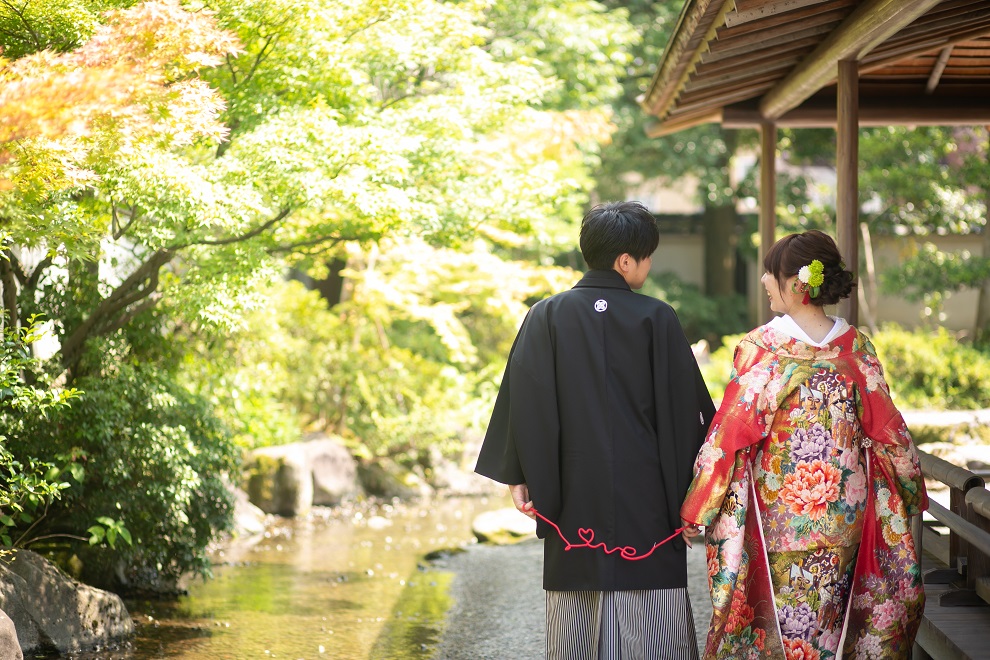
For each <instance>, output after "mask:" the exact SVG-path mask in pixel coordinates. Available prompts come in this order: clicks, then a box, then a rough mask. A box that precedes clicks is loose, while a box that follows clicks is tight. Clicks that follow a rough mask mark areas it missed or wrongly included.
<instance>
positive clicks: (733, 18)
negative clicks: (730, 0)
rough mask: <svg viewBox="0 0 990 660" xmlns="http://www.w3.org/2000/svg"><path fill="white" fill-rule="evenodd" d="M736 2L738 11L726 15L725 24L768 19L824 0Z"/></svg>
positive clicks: (740, 23)
mask: <svg viewBox="0 0 990 660" xmlns="http://www.w3.org/2000/svg"><path fill="white" fill-rule="evenodd" d="M736 4H737V5H738V6H737V9H736V11H734V12H732V14H731V15H730V16H727V17H726V21H725V24H726V25H727V26H729V27H732V26H735V25H742V24H743V23H749V22H750V21H757V20H766V19H768V18H771V17H774V16H779V15H782V14H787V13H789V12H792V11H795V10H797V9H801V8H803V7H812V6H814V5H821V4H823V0H769V1H767V2H758V3H755V2H745V1H742V0H740V2H737V3H736Z"/></svg>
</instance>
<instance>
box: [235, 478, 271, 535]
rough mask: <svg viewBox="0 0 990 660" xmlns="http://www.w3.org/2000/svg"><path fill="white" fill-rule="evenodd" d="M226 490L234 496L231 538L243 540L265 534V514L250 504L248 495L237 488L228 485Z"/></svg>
mask: <svg viewBox="0 0 990 660" xmlns="http://www.w3.org/2000/svg"><path fill="white" fill-rule="evenodd" d="M227 490H229V491H230V493H231V494H232V495H233V496H234V529H233V530H232V532H231V533H232V536H234V537H235V538H243V537H250V536H257V535H259V534H264V533H265V512H264V511H262V510H261V509H260V508H258V507H256V506H255V505H253V504H251V498H249V497H248V494H247V493H245V492H244V491H243V490H241V489H240V488H238V487H237V486H233V485H230V484H228V485H227Z"/></svg>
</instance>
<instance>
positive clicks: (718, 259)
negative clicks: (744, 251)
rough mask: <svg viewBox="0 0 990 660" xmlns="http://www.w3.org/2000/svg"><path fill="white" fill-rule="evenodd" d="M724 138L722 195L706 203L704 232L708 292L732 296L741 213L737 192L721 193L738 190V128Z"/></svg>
mask: <svg viewBox="0 0 990 660" xmlns="http://www.w3.org/2000/svg"><path fill="white" fill-rule="evenodd" d="M722 139H723V140H724V142H725V154H724V155H723V156H722V158H720V159H719V160H718V162H717V163H716V167H717V169H718V172H719V175H720V176H719V177H718V179H719V180H718V187H719V189H720V190H719V194H718V195H717V197H716V200H717V202H716V203H714V204H712V203H709V202H708V201H707V198H706V202H705V213H704V216H703V218H704V220H703V221H704V232H705V293H706V294H708V295H709V296H730V295H732V294H733V293H735V292H736V287H735V274H736V246H737V244H738V242H739V236H738V232H737V227H738V224H739V222H738V220H739V218H738V215H737V214H736V204H735V195H730V196H728V197H727V198H726V197H723V196H722V195H721V191H722V190H727V189H731V190H735V185H734V183H735V182H734V181H732V174H731V164H732V158H733V157H734V156H735V152H736V144H737V142H738V133H737V131H734V130H723V131H722Z"/></svg>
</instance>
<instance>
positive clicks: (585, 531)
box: [530, 509, 687, 561]
mask: <svg viewBox="0 0 990 660" xmlns="http://www.w3.org/2000/svg"><path fill="white" fill-rule="evenodd" d="M530 511H532V512H533V513H534V514H536V517H537V518H539V519H540V520H542V521H543V522H545V523H546V524H548V525H550V526H551V527H553V528H554V529H555V530H557V536H559V537H560V540H561V541H563V542H564V550H565V551H566V550H571V549H573V548H589V549H591V550H596V549H598V548H601V549H602V550H604V551H605V554H606V555H611V554H613V553H616V552H618V553H619V556H620V557H622V558H623V559H628V560H630V561H638V560H640V559H646V558H647V557H649V556H650V555H652V554H653V551H654V550H656V549H657V548H659V547H660V546H661V545H663V544H664V543H667V542H668V541H671V540H673V539H674V538H676V537H677V535H678V534H680V533H681V532H683V531H684V530H685V529H687V527H681V528H679V529H678V530H677V531H675V532H674V533H673V534H671V535H670V536H668V537H667V538H665V539H664V540H662V541H660V542H659V543H654V544H653V547H652V548H650V550H649V551H648V552H645V553H643V554H641V555H640V554H637V553H636V548H634V547H632V546H631V545H624V546H616V547H614V548H609V547H608V546H607V545H606V544H605V543H604V542H599V543H594V540H595V531H594V530H593V529H590V528H588V527H581V528H579V529H578V531H577V534H578V536H579V537H581V540H582V541H584V543H571V542H570V541H568V540H567V537H566V536H564V533H563V532H562V531H560V527H558V526H557V523H555V522H554V521H552V520H550V519H549V518H547V517H546V516H544V515H543V514H542V513H540V512H539V511H537V510H536V509H530Z"/></svg>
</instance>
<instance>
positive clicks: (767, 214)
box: [756, 121, 777, 325]
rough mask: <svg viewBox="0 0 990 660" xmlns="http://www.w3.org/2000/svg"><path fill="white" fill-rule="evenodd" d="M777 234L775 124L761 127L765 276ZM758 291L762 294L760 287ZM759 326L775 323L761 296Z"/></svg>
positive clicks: (760, 258)
mask: <svg viewBox="0 0 990 660" xmlns="http://www.w3.org/2000/svg"><path fill="white" fill-rule="evenodd" d="M776 233H777V126H776V124H774V123H773V122H772V121H767V122H763V123H762V124H760V249H759V251H758V253H757V254H758V256H757V260H756V261H757V262H756V271H757V272H758V273H759V274H760V275H762V274H763V257H765V256H766V254H767V251H768V250H769V249H770V246H771V245H773V243H774V241H775V240H776ZM756 290H757V292H759V293H760V294H762V292H761V291H760V284H758V283H757V285H756ZM757 300H759V301H760V302H759V306H758V307H757V314H756V316H757V318H756V322H757V323H758V324H759V325H763V324H764V323H766V322H767V321H769V320H770V319H771V317H772V316H773V312H772V311H770V301H769V300H768V299H767V298H765V297H764V296H763V295H758V296H757Z"/></svg>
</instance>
